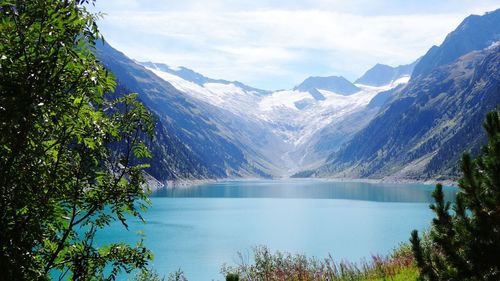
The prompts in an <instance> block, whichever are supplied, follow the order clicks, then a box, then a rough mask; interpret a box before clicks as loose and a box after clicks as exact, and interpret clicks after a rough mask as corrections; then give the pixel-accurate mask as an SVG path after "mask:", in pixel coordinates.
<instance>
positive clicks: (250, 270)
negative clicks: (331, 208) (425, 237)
mask: <svg viewBox="0 0 500 281" xmlns="http://www.w3.org/2000/svg"><path fill="white" fill-rule="evenodd" d="M252 259H253V260H252V262H250V263H248V262H245V259H244V258H243V256H242V255H241V254H240V263H239V264H238V265H237V266H226V265H224V266H223V267H222V269H221V273H222V274H223V275H224V276H226V280H240V281H253V280H266V281H267V280H269V281H270V280H273V281H274V280H277V281H281V280H283V281H285V280H297V281H299V280H301V281H313V280H315V281H316V280H318V281H323V280H325V281H326V280H328V281H336V280H338V281H351V280H358V281H364V280H372V281H379V280H380V281H382V280H383V281H386V280H387V281H389V280H391V281H399V280H404V281H411V280H417V277H418V269H417V268H416V267H415V265H414V259H413V255H412V253H411V249H410V247H409V245H401V246H400V247H399V248H398V249H396V250H394V251H393V253H392V254H391V255H389V256H379V255H376V256H372V257H371V259H370V260H368V261H366V260H365V261H361V262H359V263H351V262H335V261H334V260H333V259H332V257H331V256H329V257H327V258H325V259H322V260H319V259H316V258H307V257H306V256H304V255H292V254H290V253H283V252H275V253H272V252H270V250H269V249H268V248H267V247H263V246H260V247H256V248H254V250H253V257H252Z"/></svg>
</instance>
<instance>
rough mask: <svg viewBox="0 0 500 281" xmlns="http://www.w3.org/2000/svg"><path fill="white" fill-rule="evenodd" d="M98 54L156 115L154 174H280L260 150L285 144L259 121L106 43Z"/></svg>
mask: <svg viewBox="0 0 500 281" xmlns="http://www.w3.org/2000/svg"><path fill="white" fill-rule="evenodd" d="M96 53H97V56H98V58H99V59H100V61H101V62H102V63H103V65H104V66H105V67H106V68H107V69H108V70H110V71H111V72H112V73H113V74H114V75H115V76H116V79H117V83H118V87H119V88H120V89H123V91H127V92H136V93H138V94H139V99H140V100H141V101H142V102H143V103H144V104H145V105H146V106H147V107H148V108H149V109H150V110H151V111H152V112H153V113H154V114H155V115H156V116H157V120H158V121H157V126H156V132H155V139H154V140H153V143H152V151H153V155H154V156H153V159H152V163H151V166H152V167H151V169H150V170H149V171H148V172H149V173H150V174H151V175H152V176H154V177H155V178H157V179H159V180H160V181H163V182H165V181H168V180H177V179H185V178H188V179H189V178H227V177H270V174H271V173H274V172H275V169H276V167H275V166H274V165H273V164H272V163H271V161H269V158H272V157H274V156H275V155H274V154H273V153H269V154H268V153H267V150H266V151H263V150H262V149H260V148H261V147H275V146H277V147H280V145H279V144H280V142H279V140H278V139H277V138H275V137H273V134H272V133H271V132H269V131H266V130H264V129H262V128H263V126H261V124H260V123H259V122H254V121H253V120H242V119H241V118H239V117H238V116H236V115H235V114H233V113H231V112H229V111H225V110H221V108H218V107H214V106H212V105H211V104H208V103H205V102H203V101H200V100H198V99H193V98H191V97H190V96H188V95H186V94H185V93H183V92H180V91H179V90H177V89H176V88H175V87H174V86H172V85H171V84H170V83H168V82H167V81H165V80H164V79H162V78H160V77H158V76H157V75H155V74H154V73H153V72H151V71H150V70H148V69H146V68H145V67H143V66H142V65H140V64H138V63H136V62H134V61H132V60H130V59H129V58H127V57H126V56H125V55H124V54H122V53H120V52H119V51H117V50H115V49H113V48H112V47H111V46H109V45H108V44H106V43H105V44H101V45H98V46H97V51H96ZM241 128H244V130H242V129H241ZM264 128H265V127H264ZM274 142H277V144H275V143H274ZM279 152H280V150H279V149H276V153H279Z"/></svg>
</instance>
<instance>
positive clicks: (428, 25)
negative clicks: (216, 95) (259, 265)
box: [94, 0, 500, 90]
mask: <svg viewBox="0 0 500 281" xmlns="http://www.w3.org/2000/svg"><path fill="white" fill-rule="evenodd" d="M496 8H500V0H495V1H492V0H377V1H375V0H342V1H341V0H328V1H327V0H303V1H292V0H288V1H285V0H253V1H234V0H233V1H231V0H204V1H194V0H168V1H161V0H155V1H153V0H100V1H97V3H96V8H95V9H94V10H99V11H102V12H104V13H105V14H106V15H105V17H104V18H103V19H102V20H101V21H100V28H101V32H102V33H103V35H104V36H105V38H106V40H108V42H110V44H111V45H112V46H114V47H115V48H117V49H118V50H120V51H122V52H124V53H125V54H126V55H128V56H129V57H131V58H133V59H136V60H139V61H144V60H149V61H154V62H162V63H166V64H168V65H171V66H185V67H188V68H191V69H193V70H195V71H198V72H200V73H202V74H204V75H206V76H209V77H212V78H222V79H227V80H238V81H241V82H243V83H246V84H249V85H251V86H254V87H259V88H263V89H269V90H276V89H289V88H292V87H293V86H295V85H297V84H299V83H300V82H301V81H302V80H304V79H305V78H307V77H308V76H329V75H342V76H344V77H346V78H347V79H349V80H351V81H353V80H355V79H356V78H358V77H359V76H361V75H362V74H363V73H364V72H365V71H366V70H367V69H368V68H370V67H372V66H373V65H374V64H376V63H384V64H389V65H399V64H407V63H411V62H412V61H414V60H415V59H417V58H418V57H419V56H421V55H423V54H425V52H426V51H427V50H428V49H429V48H430V47H431V46H432V45H439V44H440V43H441V42H442V41H443V40H444V38H445V36H446V34H448V33H449V32H450V31H452V30H453V29H454V28H455V27H456V26H457V25H458V24H459V23H460V22H461V21H462V20H463V19H464V18H465V17H466V16H468V15H470V14H483V13H484V12H487V11H491V10H494V9H496Z"/></svg>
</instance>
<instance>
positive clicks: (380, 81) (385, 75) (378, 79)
mask: <svg viewBox="0 0 500 281" xmlns="http://www.w3.org/2000/svg"><path fill="white" fill-rule="evenodd" d="M417 62H418V60H417V61H415V62H413V63H411V64H406V65H400V66H397V67H392V66H389V65H386V64H379V63H377V64H376V65H375V66H374V67H372V68H370V69H369V70H368V71H367V72H366V73H365V74H363V76H361V77H360V78H358V79H357V80H356V81H355V82H354V83H355V84H363V85H368V86H383V85H387V84H391V83H394V82H395V81H397V80H398V79H409V78H410V76H411V74H412V72H413V68H414V67H415V65H416V64H417Z"/></svg>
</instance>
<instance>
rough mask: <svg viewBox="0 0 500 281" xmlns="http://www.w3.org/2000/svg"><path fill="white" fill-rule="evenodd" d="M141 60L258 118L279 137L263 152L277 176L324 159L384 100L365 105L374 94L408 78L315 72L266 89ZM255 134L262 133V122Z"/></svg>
mask: <svg viewBox="0 0 500 281" xmlns="http://www.w3.org/2000/svg"><path fill="white" fill-rule="evenodd" d="M142 64H143V65H144V66H145V67H146V68H147V69H148V70H150V71H151V72H153V73H154V74H155V75H156V76H158V77H160V78H161V79H163V80H165V81H166V82H168V83H169V84H171V85H172V86H174V87H175V88H176V89H177V90H178V91H180V92H182V93H183V94H185V96H189V97H190V98H192V99H196V100H199V101H200V102H205V103H208V104H211V105H213V106H214V107H217V108H219V109H220V110H222V111H228V112H230V113H232V114H234V116H237V117H235V119H240V120H254V122H258V123H259V125H260V126H261V127H260V131H261V132H266V133H265V134H266V135H268V136H272V138H274V139H275V141H274V142H273V143H274V144H275V146H269V145H268V146H267V147H265V149H267V150H266V151H267V152H263V153H264V154H269V155H273V157H272V158H273V159H272V160H270V162H273V163H274V164H275V166H279V167H281V169H280V171H278V172H277V174H274V175H275V176H286V175H290V174H293V173H294V172H295V171H297V170H299V169H300V168H302V167H310V166H317V165H319V164H320V163H323V162H324V160H325V159H326V156H327V155H329V154H330V153H332V152H334V151H337V150H338V149H339V148H340V146H341V145H342V144H343V143H344V142H346V141H348V140H350V139H351V138H352V136H353V135H354V134H355V133H356V132H357V131H358V130H360V129H362V128H363V127H364V125H366V124H367V123H368V121H370V120H371V118H373V117H374V116H375V114H376V113H377V112H378V110H379V109H380V106H379V105H377V106H371V107H370V108H367V105H368V104H369V103H370V102H371V100H372V98H373V97H375V96H377V95H378V94H379V93H382V92H385V91H387V90H389V89H391V88H393V87H395V86H397V85H399V84H398V83H404V82H405V81H396V83H393V84H389V85H384V86H381V87H372V86H366V85H360V87H357V86H355V85H353V84H351V83H350V82H349V81H347V80H345V79H344V78H342V77H316V78H309V79H306V80H305V81H304V83H302V84H301V85H299V86H297V87H295V88H294V89H292V90H280V91H275V92H265V94H262V93H264V91H263V90H258V89H255V88H252V87H249V86H241V84H238V83H237V82H227V81H226V80H220V79H212V78H208V77H206V76H203V75H201V74H198V73H196V72H194V71H191V70H187V69H186V68H183V67H179V68H176V69H172V68H171V67H168V66H166V65H165V64H160V63H151V62H148V63H142ZM186 73H188V74H189V75H186ZM325 88H326V89H325ZM333 90H335V91H337V92H333ZM338 92H341V93H338ZM381 98H382V97H380V98H379V99H381ZM386 98H388V97H386ZM245 127H248V126H242V128H240V130H244V129H245ZM269 131H271V133H269ZM248 134H249V133H247V135H248ZM252 134H253V135H259V128H257V127H256V128H255V130H254V131H253V132H252ZM260 135H262V133H261V134H260ZM276 138H277V139H278V140H276ZM333 140H335V141H333ZM259 149H260V150H262V149H264V148H259ZM271 153H272V154H271ZM277 162H279V163H277Z"/></svg>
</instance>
